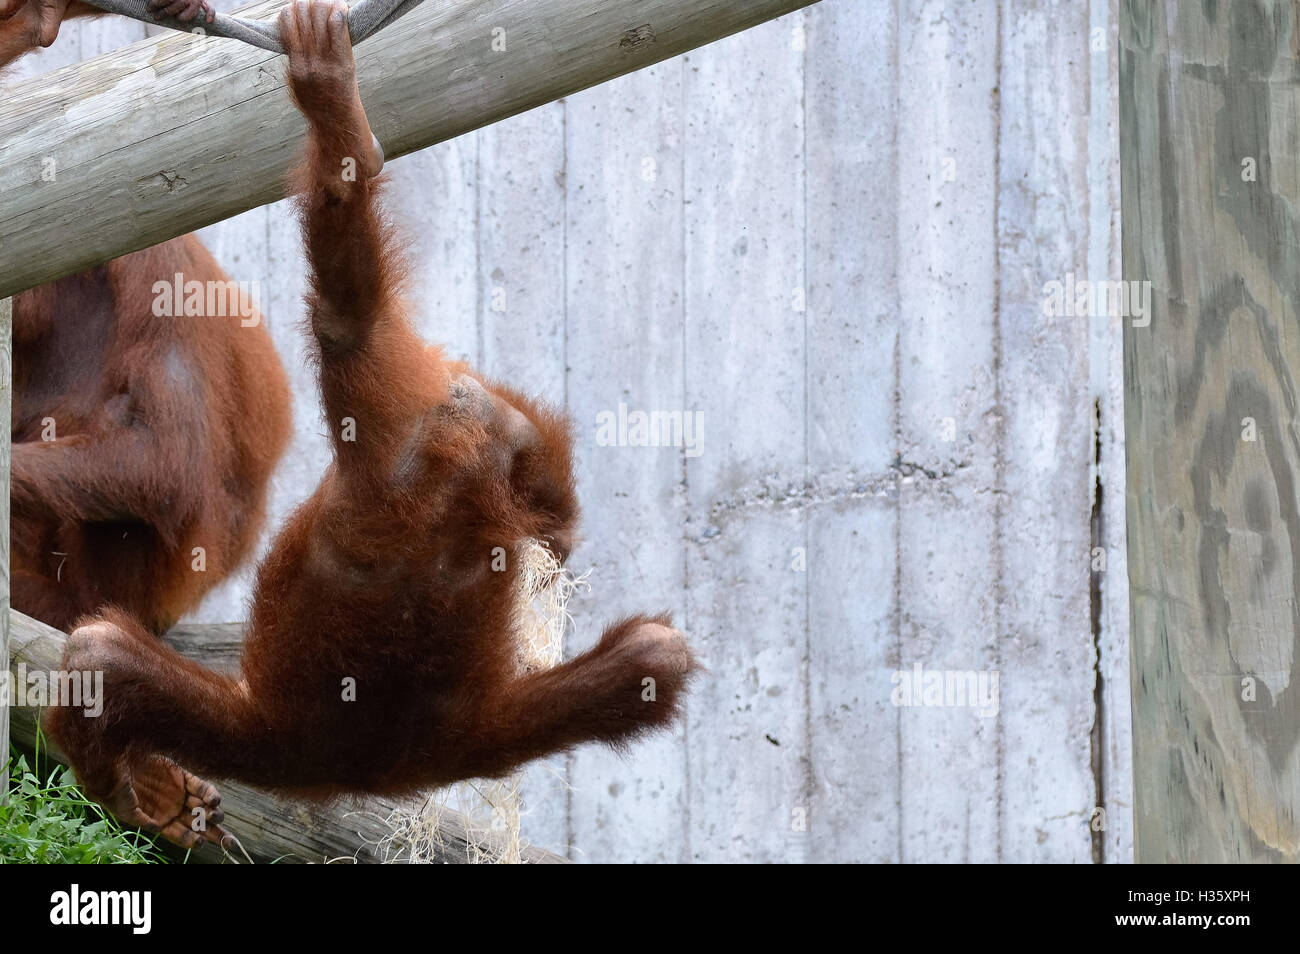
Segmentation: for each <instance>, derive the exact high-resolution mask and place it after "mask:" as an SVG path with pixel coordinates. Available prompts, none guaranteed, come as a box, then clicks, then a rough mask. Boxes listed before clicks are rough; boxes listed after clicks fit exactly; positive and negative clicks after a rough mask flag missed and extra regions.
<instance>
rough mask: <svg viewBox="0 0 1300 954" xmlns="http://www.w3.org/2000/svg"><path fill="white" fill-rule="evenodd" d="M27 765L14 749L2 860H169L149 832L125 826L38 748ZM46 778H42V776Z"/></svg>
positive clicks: (3, 813) (0, 807)
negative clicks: (86, 793) (43, 756)
mask: <svg viewBox="0 0 1300 954" xmlns="http://www.w3.org/2000/svg"><path fill="white" fill-rule="evenodd" d="M33 762H34V765H33V766H29V765H28V763H27V758H26V756H23V755H20V754H18V753H17V752H13V751H11V754H10V759H9V789H8V796H9V798H8V803H7V804H0V864H81V865H102V864H166V863H167V858H166V857H165V856H164V855H163V854H162V853H161V852H160V851H159V850H158V848H157V846H156V845H155V844H154V841H153V839H152V838H151V837H149V836H148V835H145V834H143V833H141V832H138V831H135V830H134V829H124V828H123V827H122V826H121V825H120V824H118V822H117V820H116V819H114V818H113V817H112V816H111V815H109V814H107V813H106V812H105V811H104V810H103V809H102V808H100V807H99V806H98V805H96V804H95V803H94V802H92V801H90V800H89V799H87V798H86V796H85V795H83V794H82V793H81V790H80V789H79V788H77V785H76V782H75V781H74V779H73V776H72V771H71V770H70V769H67V768H64V767H63V766H62V765H59V764H57V763H55V762H52V761H50V760H48V759H42V758H41V754H40V752H39V750H38V751H37V754H36V757H35V759H34V760H33ZM42 778H44V781H42Z"/></svg>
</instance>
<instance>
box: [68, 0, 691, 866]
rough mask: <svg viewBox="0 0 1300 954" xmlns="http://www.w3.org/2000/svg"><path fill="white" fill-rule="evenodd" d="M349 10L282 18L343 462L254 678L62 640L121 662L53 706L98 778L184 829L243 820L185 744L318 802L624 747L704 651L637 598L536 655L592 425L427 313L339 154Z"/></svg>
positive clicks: (89, 637)
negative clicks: (584, 436)
mask: <svg viewBox="0 0 1300 954" xmlns="http://www.w3.org/2000/svg"><path fill="white" fill-rule="evenodd" d="M345 10H346V8H345V7H343V5H342V4H341V3H317V4H307V3H304V2H296V3H293V4H291V5H290V7H288V8H287V9H286V10H285V11H284V12H283V13H282V14H281V17H280V33H281V36H282V37H283V38H284V39H285V42H286V45H287V47H288V49H289V64H290V67H289V78H290V87H291V91H292V92H293V94H294V96H295V99H296V101H297V102H298V104H299V106H300V108H301V109H302V110H303V113H304V115H305V116H306V117H307V120H308V127H309V131H310V133H309V145H308V150H307V161H306V163H305V164H304V166H303V168H302V170H301V171H300V173H299V175H298V177H297V180H296V181H297V184H298V187H299V190H300V200H299V202H300V208H301V212H302V222H303V237H304V242H305V245H306V250H307V255H308V258H309V260H310V263H311V266H312V291H311V294H310V296H309V300H308V306H309V310H310V314H311V330H312V337H313V341H314V344H315V349H316V360H317V363H318V370H319V380H320V391H321V399H322V404H323V407H324V412H325V420H326V426H327V427H328V428H329V431H330V433H331V434H332V435H333V439H334V461H333V463H332V464H331V466H330V468H329V470H328V471H327V472H326V474H325V475H324V478H323V479H322V481H321V483H320V486H319V487H318V488H317V489H316V492H315V493H314V494H313V495H312V496H311V497H310V499H308V500H307V502H306V503H304V504H303V505H302V507H301V508H299V510H298V511H297V512H296V513H295V514H294V515H293V517H292V518H291V519H290V521H289V522H288V524H287V525H286V526H285V527H284V529H283V530H282V531H281V532H280V534H279V536H278V538H277V539H276V541H275V544H274V546H273V548H272V550H271V552H270V553H269V554H268V555H267V557H266V559H265V560H264V561H263V563H262V565H261V567H260V569H259V572H258V579H257V586H256V591H255V595H254V601H253V608H252V615H251V618H250V620H249V626H248V633H247V638H246V641H245V648H244V655H243V662H242V678H240V679H238V680H236V679H232V678H228V677H226V676H224V675H220V674H217V673H214V672H211V671H210V670H206V669H204V668H203V667H201V666H198V665H196V664H195V663H193V662H191V661H189V660H186V659H184V658H182V657H181V656H179V655H178V654H177V653H175V652H173V651H171V650H170V649H168V648H167V647H165V646H162V645H160V644H159V643H158V642H157V641H155V640H152V639H149V638H148V636H147V634H146V633H145V632H144V631H143V630H142V629H141V628H140V627H139V626H138V624H136V623H135V622H134V621H133V620H132V619H130V617H129V616H127V615H125V614H122V613H116V612H109V613H106V614H103V615H102V616H101V617H99V618H97V619H94V620H89V621H87V624H86V625H85V626H84V627H82V628H79V629H78V630H77V631H76V632H74V633H73V635H72V638H71V639H70V640H69V644H68V649H67V654H66V657H65V661H64V664H65V666H66V667H67V668H69V669H101V670H103V671H104V673H105V694H104V706H105V712H104V715H103V716H102V717H100V718H97V719H90V718H83V717H82V714H81V713H80V712H78V711H77V710H76V709H73V708H66V707H65V708H55V709H51V710H50V714H49V718H48V722H47V727H48V729H49V730H50V732H51V734H52V735H53V736H54V737H55V739H56V740H57V741H58V742H59V743H60V744H61V745H62V746H63V748H64V750H65V751H66V752H67V753H68V754H69V755H70V756H71V758H72V761H73V764H74V766H75V767H76V769H77V773H78V777H79V778H80V779H81V780H82V782H83V784H84V785H85V787H86V790H87V791H88V792H89V793H90V794H91V795H92V796H94V797H96V798H99V799H101V800H102V801H104V802H105V803H106V804H108V805H109V806H110V807H113V808H114V810H115V811H118V812H119V813H120V814H124V815H125V816H126V817H128V818H130V819H133V820H137V821H138V820H140V819H141V818H143V819H145V823H148V824H151V825H154V826H156V827H159V828H161V829H162V830H163V831H164V833H165V834H167V835H168V837H171V838H173V839H174V840H177V841H179V842H181V843H182V844H194V843H197V842H198V841H199V840H202V839H204V838H207V839H209V840H220V838H221V837H222V835H223V834H224V832H223V831H222V830H221V829H220V827H219V821H220V818H221V815H220V809H219V807H218V805H217V803H216V802H215V801H213V800H212V799H211V798H207V799H205V798H203V797H202V796H198V795H195V794H194V792H195V791H196V790H198V789H197V788H196V786H195V785H194V784H192V783H190V784H187V785H182V784H181V783H180V782H177V781H176V780H177V779H178V778H181V777H188V776H185V775H184V773H181V772H179V771H178V770H177V768H176V766H177V765H183V766H185V768H186V769H187V770H191V771H193V772H198V773H201V774H204V775H210V776H215V777H226V778H238V779H242V780H244V781H247V782H251V783H253V784H256V785H260V786H263V787H266V788H270V789H276V790H280V791H284V792H288V793H293V794H297V795H300V796H305V797H329V796H332V795H336V794H340V793H344V792H386V793H401V792H409V791H412V790H415V789H419V788H426V787H430V786H436V785H441V784H444V783H448V782H451V781H454V780H458V779H464V778H470V777H478V776H494V775H500V774H503V773H507V772H509V771H511V770H513V769H514V768H516V767H517V766H518V765H519V764H520V763H522V762H524V761H527V760H529V759H533V758H537V757H539V756H542V755H545V754H547V753H551V752H556V751H560V750H563V749H566V748H568V747H570V746H573V745H576V744H578V743H581V742H586V741H600V742H605V743H608V744H612V745H623V744H626V743H628V742H629V741H631V740H632V739H635V738H636V737H638V736H639V735H641V734H642V733H645V732H648V731H651V730H654V729H657V728H661V727H663V726H666V725H667V724H669V723H670V722H671V721H672V720H673V719H674V718H675V716H676V715H677V713H678V711H679V706H680V703H681V699H682V695H683V692H684V690H685V687H686V684H687V682H688V679H689V677H690V676H691V674H692V672H693V671H694V670H695V669H696V668H697V667H696V663H695V661H694V658H693V656H692V654H691V652H690V650H689V649H688V648H687V645H686V642H685V640H684V639H683V637H682V636H681V634H680V633H678V632H676V631H675V630H674V629H672V627H671V624H670V621H669V620H668V618H667V617H666V616H657V617H649V616H637V617H633V618H630V619H625V620H622V621H620V622H618V623H615V624H614V625H612V626H610V627H609V628H608V629H606V630H605V633H604V635H603V637H602V638H601V640H600V642H599V644H598V645H597V646H596V647H595V648H594V649H592V650H590V651H589V652H587V653H584V654H582V655H581V656H579V657H577V658H576V659H573V660H570V661H568V662H565V663H563V664H561V665H559V666H557V667H556V668H554V669H551V670H547V671H542V672H538V673H533V674H524V673H521V672H520V671H519V670H518V668H517V665H518V664H517V645H516V640H517V638H518V634H516V633H515V632H514V629H513V627H514V620H515V610H516V601H517V600H518V599H519V591H520V578H519V576H520V569H521V568H520V566H519V563H518V560H517V559H516V557H517V555H518V553H519V550H520V548H521V547H522V546H523V545H524V544H525V543H526V542H527V541H528V540H529V538H533V539H538V540H541V541H543V542H545V543H546V544H548V545H549V546H551V547H552V549H554V550H555V551H556V553H557V554H558V555H559V556H560V557H561V558H564V557H567V556H568V552H569V549H570V547H571V545H572V540H573V533H574V527H575V524H576V520H577V513H578V506H577V501H576V499H575V495H574V478H573V466H572V436H571V428H570V425H569V423H568V421H567V420H565V419H564V418H563V417H562V416H561V415H560V414H559V413H557V412H556V411H553V410H551V409H549V408H547V407H546V406H544V405H543V404H541V403H539V402H536V401H532V400H529V399H526V398H525V397H523V396H522V395H520V394H518V393H517V392H514V391H512V390H510V389H509V388H507V387H505V386H503V385H500V384H497V383H493V382H489V381H485V380H483V379H482V378H480V377H478V376H476V375H475V374H474V373H473V372H471V371H469V370H468V369H467V368H465V367H464V366H463V365H460V364H457V363H454V362H449V361H447V360H445V359H444V357H443V355H442V353H441V352H440V351H439V349H437V348H436V347H432V346H429V345H426V344H425V343H423V342H422V341H421V340H420V339H419V338H418V337H417V336H416V335H415V333H414V331H413V330H412V328H411V325H410V323H409V322H408V319H407V309H406V306H405V305H404V304H403V302H402V299H401V296H400V288H401V285H402V275H403V270H402V266H401V263H400V259H399V256H398V254H397V251H396V248H395V246H394V241H393V237H392V235H391V232H390V230H389V229H388V227H387V226H386V225H385V223H384V220H383V218H382V216H381V215H380V213H379V211H378V207H377V204H376V199H377V197H378V194H379V192H380V190H381V187H382V181H381V180H379V179H371V178H367V177H366V176H365V175H361V176H359V177H357V178H356V180H355V181H351V180H349V179H348V178H347V177H345V176H343V175H342V174H341V173H342V172H343V170H344V169H345V168H346V164H345V162H344V160H346V159H347V158H349V157H357V158H358V162H357V164H356V165H357V167H358V168H360V169H362V170H366V169H370V170H372V171H373V169H374V167H375V166H376V165H377V163H374V162H372V161H371V159H372V157H371V156H370V154H369V149H370V130H369V125H368V123H367V121H366V117H365V114H364V112H363V111H362V109H361V105H360V100H359V98H358V97H357V95H356V82H355V76H354V73H353V66H352V55H351V49H350V46H349V45H348V44H347V35H346V27H345V26H344V22H343V20H342V19H341V17H342V15H343V13H344V12H345ZM345 419H351V420H352V421H353V422H355V440H348V439H346V436H345V435H346V433H347V432H345V430H344V421H345ZM502 552H504V553H505V555H506V565H505V568H504V569H503V570H498V569H496V568H494V559H495V558H496V557H497V556H498V555H499V554H500V553H502ZM349 687H355V699H352V698H351V697H350V695H349V692H348V689H349ZM200 787H201V786H200ZM160 792H162V793H170V795H169V796H168V797H164V796H163V795H159V794H158V793H160ZM187 793H188V794H187ZM196 798H197V799H198V801H199V803H200V804H202V805H203V806H204V807H205V808H206V809H207V811H208V814H207V819H208V821H210V822H211V823H212V824H211V825H209V826H207V827H206V828H204V827H202V826H200V827H201V830H200V831H192V830H188V829H186V828H185V827H184V826H183V825H182V821H183V820H184V816H183V814H182V812H181V811H180V809H178V806H181V807H184V806H187V805H191V804H193V800H194V799H196Z"/></svg>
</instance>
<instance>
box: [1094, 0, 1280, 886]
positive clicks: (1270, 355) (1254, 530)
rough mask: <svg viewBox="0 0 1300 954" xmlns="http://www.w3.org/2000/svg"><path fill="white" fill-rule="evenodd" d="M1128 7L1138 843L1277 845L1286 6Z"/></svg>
mask: <svg viewBox="0 0 1300 954" xmlns="http://www.w3.org/2000/svg"><path fill="white" fill-rule="evenodd" d="M1120 21H1121V35H1120V42H1121V47H1120V94H1119V99H1120V111H1121V116H1120V147H1121V161H1122V209H1123V212H1122V214H1123V233H1124V253H1123V254H1124V277H1125V279H1127V280H1128V281H1130V282H1149V283H1150V289H1151V302H1152V308H1151V312H1150V324H1149V325H1147V326H1145V327H1143V326H1142V325H1143V324H1144V323H1145V319H1142V320H1140V321H1136V322H1135V321H1133V320H1131V319H1130V320H1127V321H1126V322H1125V328H1124V347H1125V355H1124V376H1125V425H1126V429H1127V450H1128V549H1129V557H1128V566H1129V581H1130V588H1131V605H1132V637H1131V638H1132V675H1133V761H1134V766H1133V776H1134V788H1135V790H1136V791H1135V796H1136V805H1135V825H1136V842H1137V844H1136V857H1137V860H1138V861H1140V862H1192V863H1207V862H1211V863H1214V862H1217V863H1223V862H1264V861H1273V862H1282V861H1291V862H1293V861H1297V860H1300V389H1298V387H1297V378H1298V377H1300V333H1298V332H1297V329H1298V328H1300V145H1298V144H1300V139H1298V138H1297V130H1300V39H1298V38H1300V5H1297V4H1296V3H1295V2H1281V0H1276V2H1274V0H1260V2H1244V0H1241V2H1235V3H1219V4H1212V3H1185V2H1178V0H1124V3H1123V8H1122V15H1121V18H1120ZM1140 288H1141V286H1139V289H1140Z"/></svg>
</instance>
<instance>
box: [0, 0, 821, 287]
mask: <svg viewBox="0 0 1300 954" xmlns="http://www.w3.org/2000/svg"><path fill="white" fill-rule="evenodd" d="M813 2H814V0H744V2H743V3H742V2H737V0H455V2H451V0H426V2H425V3H423V4H421V5H420V6H419V7H418V8H416V9H415V10H414V11H412V12H411V13H409V14H408V15H406V16H405V17H403V18H402V19H400V20H398V21H397V22H395V23H392V24H390V25H389V26H387V27H385V28H384V29H383V30H381V31H380V32H379V33H378V34H376V35H375V36H373V37H372V38H370V39H369V40H368V41H366V43H364V44H363V45H362V46H360V47H358V49H357V67H358V75H359V80H360V85H361V94H362V99H363V100H364V101H365V104H366V108H367V112H368V113H369V116H370V121H371V126H372V128H373V129H374V132H375V135H376V136H377V137H378V138H379V141H380V143H381V144H382V145H383V147H384V151H385V154H386V155H387V156H388V157H389V158H390V159H391V158H395V157H397V156H401V155H404V154H406V153H408V152H413V151H415V150H417V149H423V148H425V147H426V146H430V145H433V144H434V143H437V142H441V141H443V140H446V139H450V138H452V137H454V136H459V135H461V134H462V133H466V132H469V131H470V130H473V129H477V128H478V127H480V126H485V125H487V124H489V123H493V122H496V121H497V120H500V119H504V118H506V117H508V116H512V115H514V114H516V113H520V112H523V111H525V110H528V109H532V108H533V107H535V106H540V105H542V104H543V103H547V102H550V101H551V100H554V99H558V98H560V97H562V96H565V95H568V94H570V93H573V92H576V91H578V90H581V89H585V88H587V87H589V86H594V85H595V84H597V83H602V82H605V81H607V80H610V79H613V78H615V77H617V76H620V75H622V74H624V73H629V72H631V71H633V70H637V69H640V68H642V67H645V66H649V65H651V64H653V63H656V62H659V61H660V60H663V59H666V58H668V57H671V56H675V55H677V54H679V53H683V52H686V51H687V50H691V49H693V48H695V47H698V46H701V45H703V44H706V43H711V42H713V41H715V40H718V39H721V38H722V37H725V36H727V35H729V34H732V33H735V32H737V31H739V30H743V29H746V28H748V27H752V26H754V25H756V24H759V23H762V22H764V21H765V20H770V19H773V18H774V17H778V16H781V15H782V14H785V13H789V12H791V11H793V10H797V9H799V8H801V7H805V6H809V5H810V4H811V3H813ZM280 5H281V4H280V3H263V4H259V5H256V6H253V7H249V8H247V9H246V10H243V11H240V12H241V13H242V14H243V15H245V16H249V17H270V16H273V15H274V12H275V11H276V10H277V9H278V8H279V6H280ZM0 104H2V105H0V152H2V153H3V155H4V161H3V163H0V197H2V198H0V298H3V297H5V296H7V295H11V294H13V293H15V292H18V291H21V290H23V289H24V288H30V287H32V286H34V285H39V284H41V283H43V282H47V281H51V280H53V279H55V278H58V277H60V276H63V275H67V274H70V273H73V272H77V271H80V270H82V269H85V268H88V267H90V266H92V265H96V264H98V263H100V262H104V261H107V260H109V259H111V258H116V257H117V256H119V255H123V254H125V253H127V252H131V251H134V250H136V249H140V248H145V247H147V246H150V245H156V244H158V243H159V242H162V241H165V240H167V239H169V238H173V237H175V236H177V235H182V234H184V233H186V232H192V231H194V230H195V229H198V228H202V227H203V226H205V225H210V224H211V223H213V222H217V221H220V220H221V219H225V218H229V217H230V216H232V215H236V214H238V213H240V212H243V211H245V210H247V209H251V208H253V207H255V206H259V205H265V204H266V203H268V202H274V201H275V200H277V199H280V198H282V197H283V196H284V195H285V174H286V172H287V171H288V170H289V168H290V167H291V165H292V164H293V162H294V159H295V157H296V154H297V153H298V151H299V150H300V148H301V146H302V141H303V136H304V125H303V122H302V120H301V118H300V116H299V115H298V113H297V111H296V110H295V109H294V107H293V105H292V104H291V103H290V101H289V97H288V94H287V93H286V91H285V89H284V57H282V56H279V55H277V54H271V53H267V52H266V51H264V50H258V49H255V48H253V47H250V46H247V45H245V44H243V43H239V42H236V41H232V40H224V39H218V38H213V37H201V36H184V35H175V34H169V35H167V36H165V37H160V38H153V39H149V40H143V41H141V42H139V43H136V44H133V45H131V46H128V47H126V48H125V49H122V50H118V51H116V52H113V53H109V54H107V55H105V56H101V57H98V58H96V59H93V60H90V61H88V62H86V63H82V64H78V65H75V66H69V67H66V68H64V69H61V70H56V71H54V72H53V73H49V74H47V75H45V76H40V77H36V78H34V79H30V80H27V81H24V82H22V83H18V84H16V85H15V86H13V87H12V88H11V89H9V90H7V91H6V92H5V95H4V96H3V97H0ZM630 105H633V106H635V104H630ZM610 119H611V121H615V119H616V118H615V117H610Z"/></svg>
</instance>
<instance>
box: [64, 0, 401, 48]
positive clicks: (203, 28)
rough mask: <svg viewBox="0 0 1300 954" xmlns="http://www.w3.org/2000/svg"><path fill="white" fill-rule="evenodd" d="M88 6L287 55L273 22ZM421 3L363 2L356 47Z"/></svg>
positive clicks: (144, 6)
mask: <svg viewBox="0 0 1300 954" xmlns="http://www.w3.org/2000/svg"><path fill="white" fill-rule="evenodd" d="M87 2H88V3H90V4H92V5H94V6H96V7H98V8H99V9H101V10H106V11H107V12H109V13H118V14H121V15H122V16H124V17H130V18H131V19H133V20H139V21H140V22H142V23H148V24H152V25H154V26H164V27H169V28H171V29H173V30H180V31H181V32H182V33H197V34H200V35H204V36H223V37H228V38H229V39H232V40H243V41H244V42H245V43H248V44H251V45H252V46H256V47H260V48H261V49H263V50H270V51H271V52H272V53H283V52H284V47H283V46H281V45H280V32H279V30H278V29H276V25H275V22H274V21H271V20H245V19H244V18H243V17H233V16H228V15H227V14H224V13H218V14H217V15H216V19H214V20H213V22H211V23H207V22H206V21H202V20H199V19H197V18H196V19H194V20H192V21H190V22H189V23H182V22H181V21H180V20H177V19H176V18H175V17H156V16H154V13H153V11H152V10H150V9H149V0H87ZM420 3H421V0H361V2H360V3H358V4H357V5H356V6H354V7H352V8H351V10H349V12H348V35H349V36H351V37H352V44H353V45H354V46H355V45H356V44H358V43H360V42H361V41H362V40H364V39H365V38H366V37H368V36H373V35H374V34H376V33H378V32H379V31H380V30H382V29H383V28H384V27H386V26H388V24H390V23H392V22H393V21H394V20H396V19H397V18H398V17H401V16H404V15H405V14H407V13H409V12H411V11H412V10H414V9H415V8H416V7H417V6H419V5H420Z"/></svg>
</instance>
